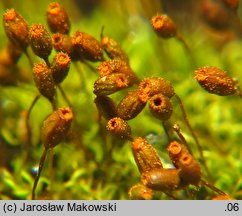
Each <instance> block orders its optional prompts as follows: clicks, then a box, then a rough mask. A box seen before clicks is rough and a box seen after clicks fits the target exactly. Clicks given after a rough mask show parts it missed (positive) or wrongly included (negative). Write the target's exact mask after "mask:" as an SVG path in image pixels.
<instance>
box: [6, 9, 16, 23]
mask: <svg viewBox="0 0 242 216" xmlns="http://www.w3.org/2000/svg"><path fill="white" fill-rule="evenodd" d="M3 17H4V20H5V21H14V20H15V18H16V17H17V13H16V11H15V10H14V9H9V10H7V11H6V12H5V13H4V14H3Z"/></svg>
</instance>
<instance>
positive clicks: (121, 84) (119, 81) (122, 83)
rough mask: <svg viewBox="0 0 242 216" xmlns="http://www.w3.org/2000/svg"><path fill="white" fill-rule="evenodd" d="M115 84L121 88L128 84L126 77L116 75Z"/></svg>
mask: <svg viewBox="0 0 242 216" xmlns="http://www.w3.org/2000/svg"><path fill="white" fill-rule="evenodd" d="M116 85H117V87H118V88H123V87H126V86H128V80H127V78H126V77H124V76H123V75H120V76H118V77H117V79H116Z"/></svg>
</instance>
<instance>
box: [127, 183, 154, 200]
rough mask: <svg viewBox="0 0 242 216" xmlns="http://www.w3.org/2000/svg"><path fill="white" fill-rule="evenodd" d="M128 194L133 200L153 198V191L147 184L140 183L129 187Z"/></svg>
mask: <svg viewBox="0 0 242 216" xmlns="http://www.w3.org/2000/svg"><path fill="white" fill-rule="evenodd" d="M128 195H129V199H131V200H151V199H152V197H153V191H152V189H150V188H148V187H146V186H145V185H143V184H141V183H138V184H135V185H134V186H132V187H131V188H130V189H129V192H128Z"/></svg>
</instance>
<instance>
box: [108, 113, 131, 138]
mask: <svg viewBox="0 0 242 216" xmlns="http://www.w3.org/2000/svg"><path fill="white" fill-rule="evenodd" d="M107 130H108V131H109V132H110V133H111V134H112V135H114V136H117V137H119V138H122V139H131V128H130V126H129V125H128V123H127V122H126V121H124V120H123V119H121V118H119V117H115V118H112V119H110V120H109V121H108V123H107Z"/></svg>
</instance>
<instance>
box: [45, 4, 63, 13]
mask: <svg viewBox="0 0 242 216" xmlns="http://www.w3.org/2000/svg"><path fill="white" fill-rule="evenodd" d="M60 10H61V7H60V5H59V4H58V3H57V2H53V3H50V4H49V7H48V13H49V14H51V15H54V16H55V15H57V14H59V13H60Z"/></svg>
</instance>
